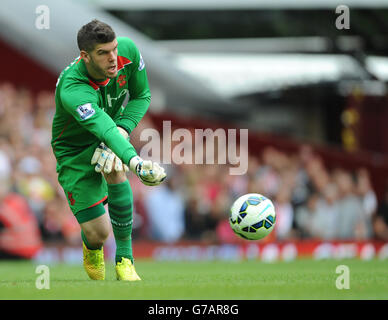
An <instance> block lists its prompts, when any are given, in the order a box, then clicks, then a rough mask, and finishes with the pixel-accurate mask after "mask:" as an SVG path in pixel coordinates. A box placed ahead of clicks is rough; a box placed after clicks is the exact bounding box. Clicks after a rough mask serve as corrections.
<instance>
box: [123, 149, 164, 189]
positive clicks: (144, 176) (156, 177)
mask: <svg viewBox="0 0 388 320" xmlns="http://www.w3.org/2000/svg"><path fill="white" fill-rule="evenodd" d="M129 168H130V169H131V171H132V172H133V173H135V174H136V175H137V176H138V177H139V179H140V181H141V182H142V183H143V184H145V185H146V186H157V185H159V184H161V183H162V182H163V181H164V179H166V173H165V172H164V168H162V167H161V166H160V165H159V164H158V163H157V162H152V161H151V160H143V159H142V158H140V157H139V156H135V157H133V158H132V159H131V161H129Z"/></svg>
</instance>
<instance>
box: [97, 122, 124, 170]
mask: <svg viewBox="0 0 388 320" xmlns="http://www.w3.org/2000/svg"><path fill="white" fill-rule="evenodd" d="M117 129H118V130H119V131H120V133H121V135H122V136H123V137H124V138H125V139H128V133H127V132H126V131H125V130H124V129H122V128H120V127H117ZM91 164H92V165H94V164H95V165H96V166H95V167H94V170H95V171H96V172H101V171H104V172H105V173H111V172H112V169H114V171H125V172H128V171H129V168H128V166H127V165H125V164H123V162H122V161H121V160H120V158H119V157H117V156H116V155H115V154H114V153H113V151H112V150H111V149H109V148H108V147H107V146H106V145H105V144H104V143H103V142H101V143H100V145H99V146H98V147H97V148H96V150H95V151H94V154H93V157H92V161H91ZM113 164H114V167H113Z"/></svg>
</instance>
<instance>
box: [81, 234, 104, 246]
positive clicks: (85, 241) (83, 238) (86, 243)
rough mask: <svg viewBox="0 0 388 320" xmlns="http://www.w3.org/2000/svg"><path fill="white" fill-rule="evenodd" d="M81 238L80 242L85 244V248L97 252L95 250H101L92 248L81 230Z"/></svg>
mask: <svg viewBox="0 0 388 320" xmlns="http://www.w3.org/2000/svg"><path fill="white" fill-rule="evenodd" d="M81 238H82V241H83V242H84V243H85V246H86V248H88V249H90V250H97V249H101V248H102V247H95V246H92V245H91V244H90V243H89V241H88V239H86V236H85V233H84V232H83V230H81Z"/></svg>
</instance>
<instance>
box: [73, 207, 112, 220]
mask: <svg viewBox="0 0 388 320" xmlns="http://www.w3.org/2000/svg"><path fill="white" fill-rule="evenodd" d="M104 213H105V208H104V203H102V202H100V203H98V204H97V205H95V206H92V207H90V208H87V209H84V210H81V211H78V212H77V213H76V214H75V218H76V219H77V221H78V223H79V224H81V223H84V222H88V221H90V220H93V219H96V218H98V217H99V216H102V215H103V214H104Z"/></svg>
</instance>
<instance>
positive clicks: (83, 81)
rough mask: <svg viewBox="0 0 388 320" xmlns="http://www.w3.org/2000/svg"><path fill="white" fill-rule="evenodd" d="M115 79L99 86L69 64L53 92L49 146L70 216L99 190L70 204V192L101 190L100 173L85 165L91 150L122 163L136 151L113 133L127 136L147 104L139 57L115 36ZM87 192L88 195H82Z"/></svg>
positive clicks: (81, 64) (82, 67) (79, 66)
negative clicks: (103, 150)
mask: <svg viewBox="0 0 388 320" xmlns="http://www.w3.org/2000/svg"><path fill="white" fill-rule="evenodd" d="M117 42H118V53H117V55H118V57H117V70H118V74H117V76H116V77H115V78H112V79H106V80H105V81H103V82H96V81H93V80H92V79H91V78H89V77H88V73H87V69H86V66H85V63H84V61H83V60H82V59H81V58H77V59H75V60H74V61H73V62H72V63H71V64H70V65H69V66H67V67H66V68H65V69H64V70H63V71H62V73H61V74H60V76H59V78H58V81H57V87H56V91H55V104H56V112H55V116H54V120H53V125H52V140H51V145H52V148H53V152H54V154H55V157H56V159H57V172H58V180H59V182H60V184H61V185H62V187H63V188H64V190H65V193H66V194H68V195H69V194H71V197H70V198H71V199H70V200H71V201H70V200H69V204H70V207H71V208H72V210H73V212H74V211H77V210H81V209H83V208H86V207H88V205H89V204H90V201H94V200H96V199H97V198H98V197H100V196H101V195H103V194H104V192H105V187H104V186H103V187H102V189H101V190H100V192H97V193H99V194H98V195H97V196H96V197H97V198H95V197H93V199H91V200H88V201H84V200H81V199H80V200H79V201H78V203H82V204H81V205H76V204H75V205H72V203H74V202H76V201H74V200H73V195H74V194H75V192H79V193H82V192H83V193H85V192H90V190H91V189H90V188H92V190H95V188H96V184H102V185H104V182H105V181H104V180H103V179H102V177H101V174H99V173H96V172H95V171H94V166H92V165H91V164H90V161H91V158H92V155H93V153H94V150H95V148H96V147H97V146H98V145H99V143H100V142H104V143H105V144H106V145H107V146H108V147H109V148H110V149H111V150H112V151H113V152H114V153H115V154H116V155H117V156H118V157H119V158H120V159H121V160H122V161H123V163H126V164H128V163H129V161H130V159H131V158H132V157H133V156H135V155H136V154H137V153H136V150H135V149H134V147H133V146H132V144H131V143H130V142H129V141H127V140H126V139H125V138H124V137H123V136H122V135H121V134H120V132H119V131H118V129H117V126H120V127H122V128H124V129H126V130H127V131H128V133H130V132H131V131H132V130H133V129H134V128H135V127H136V125H137V124H138V123H139V121H140V120H141V118H142V117H143V116H144V114H145V112H146V111H147V109H148V106H149V104H150V100H151V94H150V90H149V85H148V80H147V74H146V70H145V65H144V61H143V58H142V56H141V54H140V52H139V50H138V49H137V47H136V46H135V44H134V43H133V41H132V40H130V39H129V38H124V37H118V38H117ZM82 189H88V190H82Z"/></svg>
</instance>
